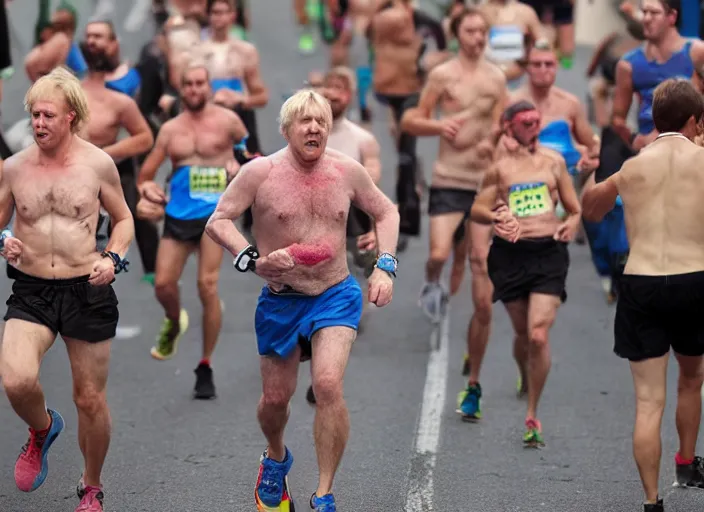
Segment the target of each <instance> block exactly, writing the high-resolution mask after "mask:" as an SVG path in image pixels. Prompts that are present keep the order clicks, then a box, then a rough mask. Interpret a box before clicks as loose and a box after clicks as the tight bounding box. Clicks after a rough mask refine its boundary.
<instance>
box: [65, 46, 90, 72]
mask: <svg viewBox="0 0 704 512" xmlns="http://www.w3.org/2000/svg"><path fill="white" fill-rule="evenodd" d="M66 67H67V68H69V69H70V70H71V71H73V72H74V73H76V75H78V76H79V77H82V76H83V75H84V74H85V73H86V71H88V64H86V59H84V58H83V53H82V52H81V49H80V48H79V46H78V45H77V44H76V43H71V49H70V50H69V51H68V55H67V56H66Z"/></svg>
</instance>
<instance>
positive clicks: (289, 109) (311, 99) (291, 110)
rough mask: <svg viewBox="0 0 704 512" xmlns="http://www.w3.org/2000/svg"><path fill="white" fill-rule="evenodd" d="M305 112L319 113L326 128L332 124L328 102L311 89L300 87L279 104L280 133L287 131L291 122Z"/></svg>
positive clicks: (283, 133)
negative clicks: (300, 88)
mask: <svg viewBox="0 0 704 512" xmlns="http://www.w3.org/2000/svg"><path fill="white" fill-rule="evenodd" d="M306 113H314V114H321V115H322V116H323V124H324V125H325V127H326V128H330V126H332V109H331V108H330V102H328V100H327V99H325V98H324V97H323V96H322V95H321V94H320V93H317V92H315V90H313V89H302V90H300V91H298V92H297V93H296V94H294V95H293V96H291V97H290V98H289V99H287V100H286V102H285V103H284V104H283V105H282V106H281V112H280V113H279V130H280V131H281V134H282V135H285V134H286V133H287V132H288V129H289V128H290V127H291V125H292V124H293V122H294V121H295V120H296V119H298V118H299V117H301V116H302V115H304V114H306Z"/></svg>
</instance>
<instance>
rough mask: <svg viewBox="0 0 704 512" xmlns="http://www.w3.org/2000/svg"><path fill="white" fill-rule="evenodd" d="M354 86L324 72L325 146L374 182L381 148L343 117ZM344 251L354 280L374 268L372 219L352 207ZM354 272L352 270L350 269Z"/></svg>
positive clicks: (341, 73)
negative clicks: (327, 108)
mask: <svg viewBox="0 0 704 512" xmlns="http://www.w3.org/2000/svg"><path fill="white" fill-rule="evenodd" d="M355 89H356V83H355V77H354V72H353V71H352V70H351V69H349V68H346V67H341V66H339V67H335V68H333V69H331V70H330V71H328V73H327V75H326V76H325V79H324V83H323V86H322V92H323V95H324V96H325V97H326V98H327V99H328V101H329V102H330V107H331V108H332V129H331V130H330V135H329V136H328V147H329V148H331V149H334V150H336V151H339V152H340V153H342V154H344V155H347V156H349V157H350V158H352V159H354V160H356V161H357V162H359V163H360V164H362V165H363V166H364V168H365V169H366V170H367V172H368V173H369V176H371V178H372V181H373V182H374V184H375V185H378V184H379V181H380V180H381V160H380V156H381V147H380V146H379V142H377V140H376V138H375V137H374V135H372V134H371V133H370V132H368V131H366V130H365V129H363V128H361V127H359V126H357V125H356V124H354V123H353V122H352V121H350V120H349V119H347V117H346V114H347V109H348V107H349V105H350V102H351V101H352V98H353V97H354V94H355ZM347 253H348V255H349V256H350V259H351V262H352V266H353V267H354V269H355V270H357V272H356V273H357V276H356V277H357V279H358V280H360V281H361V280H362V279H364V278H366V277H368V276H369V275H370V274H371V273H372V272H373V271H374V262H375V261H376V232H375V230H374V224H373V222H372V219H371V218H370V217H369V215H367V214H366V213H364V212H363V211H362V210H360V209H359V208H357V207H356V206H354V205H353V206H351V207H350V212H349V215H348V217H347ZM353 272H354V270H353ZM368 305H369V303H368V302H367V303H366V304H365V305H364V308H363V310H362V318H361V319H360V325H359V328H358V330H359V331H361V330H362V322H363V321H364V319H365V312H366V311H368ZM306 399H307V400H308V402H310V403H315V394H314V392H313V386H312V385H311V386H310V387H309V388H308V393H307V394H306Z"/></svg>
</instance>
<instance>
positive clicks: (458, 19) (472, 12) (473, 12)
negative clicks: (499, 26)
mask: <svg viewBox="0 0 704 512" xmlns="http://www.w3.org/2000/svg"><path fill="white" fill-rule="evenodd" d="M469 16H479V17H480V18H481V19H482V20H483V21H484V24H485V25H486V26H487V28H489V20H487V19H486V16H484V13H483V12H482V11H480V10H479V9H477V8H476V7H465V8H464V9H462V11H461V12H459V13H457V16H455V17H454V18H452V19H451V20H450V33H451V34H452V35H453V36H455V38H457V37H459V36H458V35H457V34H458V33H459V31H460V25H462V22H463V21H464V19H465V18H467V17H469Z"/></svg>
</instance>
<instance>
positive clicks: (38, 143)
mask: <svg viewBox="0 0 704 512" xmlns="http://www.w3.org/2000/svg"><path fill="white" fill-rule="evenodd" d="M25 105H26V108H27V110H28V111H29V113H30V116H31V119H32V128H33V131H34V140H35V144H33V145H31V146H30V147H28V148H27V149H25V150H23V151H21V152H19V153H17V154H16V155H14V156H13V157H11V158H9V159H8V160H6V161H5V162H4V166H3V170H2V176H1V177H0V226H4V225H6V224H7V223H8V222H9V221H10V218H11V217H12V213H13V210H14V212H15V222H14V228H13V229H14V235H11V236H10V237H9V238H6V239H5V240H4V241H3V243H2V245H3V247H2V252H1V253H0V254H2V256H3V257H4V258H6V259H7V261H8V263H9V264H10V265H11V266H12V269H11V272H10V276H11V278H12V279H14V280H15V282H14V284H13V286H12V295H10V299H9V300H8V301H7V304H8V309H7V313H6V315H5V320H6V322H7V323H6V324H5V332H4V337H3V343H2V357H0V361H1V371H0V373H1V374H2V384H3V386H4V388H5V392H6V393H7V397H8V399H9V401H10V404H11V405H12V407H13V409H14V410H15V412H16V413H17V415H18V416H19V417H20V418H22V420H23V421H24V422H25V423H27V424H28V425H29V440H28V441H27V444H26V445H25V446H24V447H23V448H22V452H21V453H20V455H19V457H18V458H17V462H16V464H15V482H16V484H17V487H18V488H19V489H20V490H22V491H25V492H31V491H34V490H36V489H37V488H38V487H39V486H41V485H42V484H43V483H44V480H45V479H46V476H47V471H48V465H47V452H48V451H49V448H50V447H51V445H52V443H54V441H56V438H57V437H58V436H59V434H60V433H61V431H62V430H63V428H64V421H63V418H62V417H61V415H60V414H59V413H58V412H57V411H55V410H52V409H47V407H46V403H45V398H44V394H43V392H42V389H41V386H40V384H39V368H40V366H41V362H42V359H43V358H44V355H45V354H46V353H47V351H48V350H49V349H50V348H51V346H52V345H53V344H54V341H55V340H56V336H57V334H60V335H61V337H62V338H63V339H64V342H65V343H66V349H67V351H68V356H69V360H70V363H71V373H72V375H73V397H74V401H75V403H76V409H77V410H78V444H79V446H80V447H81V451H82V452H83V458H84V467H83V468H82V469H83V471H84V472H83V476H82V478H81V484H80V486H79V497H80V498H81V502H80V505H79V506H78V508H77V509H76V510H80V511H83V512H101V511H102V510H103V507H102V501H103V491H102V482H101V479H100V474H101V471H102V467H103V462H104V460H105V457H106V455H107V451H108V445H109V444H110V412H109V410H108V405H107V401H106V385H107V378H108V367H109V362H110V345H111V339H112V338H113V337H114V336H115V330H116V328H117V321H118V309H117V304H118V302H117V297H116V296H115V292H114V291H113V289H112V286H111V283H112V282H113V281H114V280H115V274H117V273H119V272H120V271H122V270H124V269H125V264H126V262H125V261H124V260H123V259H122V258H123V257H124V255H125V254H126V253H127V249H128V248H129V246H130V243H131V242H132V238H133V235H134V223H133V220H132V216H131V214H130V210H129V208H128V207H127V204H126V202H125V198H124V196H123V193H122V187H121V186H120V177H119V175H118V172H117V168H116V167H115V163H114V162H113V160H112V158H110V156H108V155H107V154H106V153H105V152H104V151H102V150H100V149H98V148H96V147H95V146H94V145H92V144H90V143H88V142H86V141H85V140H83V139H81V138H80V137H78V136H77V132H78V131H79V130H80V129H81V126H82V125H83V124H84V123H85V122H86V121H87V120H88V102H87V99H86V96H85V93H84V92H83V90H82V89H81V84H80V83H79V81H78V80H77V79H76V78H75V77H74V76H73V75H72V74H71V73H70V72H69V71H67V70H66V69H64V68H56V69H54V70H53V71H52V72H51V73H49V74H48V75H46V76H44V77H42V78H40V79H39V80H37V81H36V82H35V83H34V85H33V86H32V87H31V88H30V89H29V91H28V92H27V95H26V97H25ZM101 206H102V207H103V208H105V210H106V211H107V213H108V214H109V215H110V217H111V219H112V222H113V231H112V235H111V237H110V240H109V241H108V245H107V249H106V251H105V252H103V253H98V252H97V251H96V243H95V228H96V226H97V223H98V212H99V210H100V208H101Z"/></svg>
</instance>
